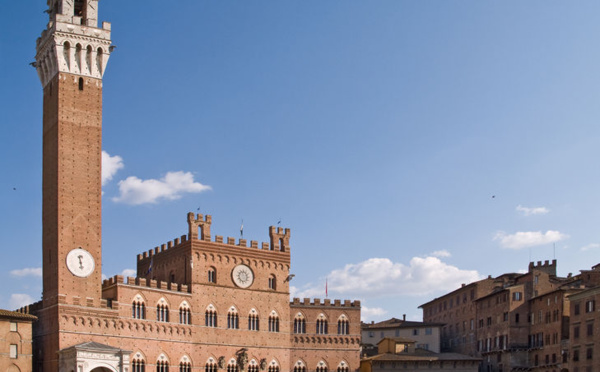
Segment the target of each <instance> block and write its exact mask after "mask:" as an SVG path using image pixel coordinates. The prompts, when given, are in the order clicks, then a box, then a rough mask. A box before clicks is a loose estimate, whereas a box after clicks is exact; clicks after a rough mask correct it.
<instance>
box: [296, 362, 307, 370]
mask: <svg viewBox="0 0 600 372" xmlns="http://www.w3.org/2000/svg"><path fill="white" fill-rule="evenodd" d="M294 372H306V365H305V364H304V362H303V361H301V360H299V361H297V362H296V364H294Z"/></svg>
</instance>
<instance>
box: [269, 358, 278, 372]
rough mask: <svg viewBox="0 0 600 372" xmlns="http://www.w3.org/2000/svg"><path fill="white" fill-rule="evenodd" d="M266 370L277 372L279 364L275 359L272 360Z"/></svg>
mask: <svg viewBox="0 0 600 372" xmlns="http://www.w3.org/2000/svg"><path fill="white" fill-rule="evenodd" d="M268 372H279V364H278V363H277V361H276V360H272V361H271V363H269V369H268Z"/></svg>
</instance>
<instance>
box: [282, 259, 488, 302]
mask: <svg viewBox="0 0 600 372" xmlns="http://www.w3.org/2000/svg"><path fill="white" fill-rule="evenodd" d="M480 278H481V276H480V275H479V273H477V271H475V270H461V269H459V268H457V267H455V266H452V265H448V264H446V263H444V262H442V261H441V260H440V259H439V258H437V257H413V258H412V259H411V260H410V263H409V264H408V266H407V265H404V264H402V263H395V262H392V261H391V260H390V259H388V258H370V259H368V260H366V261H363V262H359V263H357V264H348V265H346V266H345V267H344V268H342V269H338V270H333V271H332V272H330V273H329V274H328V275H327V281H328V290H329V293H330V296H329V297H332V295H331V294H332V293H333V294H334V296H336V295H348V296H349V297H351V298H360V299H365V298H382V297H383V298H384V297H390V296H400V295H402V296H423V295H429V294H431V293H433V292H435V291H449V290H454V289H456V288H457V287H460V285H461V284H462V283H470V282H473V281H476V280H479V279H480ZM324 281H325V279H323V280H322V282H321V283H310V284H307V285H306V286H304V287H303V288H301V289H298V288H294V290H293V292H292V293H293V296H294V297H322V296H323V295H324V294H325V283H324ZM290 291H291V289H290Z"/></svg>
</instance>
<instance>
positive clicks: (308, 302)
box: [290, 297, 360, 307]
mask: <svg viewBox="0 0 600 372" xmlns="http://www.w3.org/2000/svg"><path fill="white" fill-rule="evenodd" d="M290 305H291V306H332V307H360V301H358V300H355V301H351V300H343V301H342V300H333V301H331V300H330V299H329V298H326V299H324V300H323V301H321V299H320V298H313V299H310V298H303V299H300V298H297V297H294V299H293V300H292V301H290Z"/></svg>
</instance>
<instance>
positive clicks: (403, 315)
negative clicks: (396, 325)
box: [402, 314, 406, 322]
mask: <svg viewBox="0 0 600 372" xmlns="http://www.w3.org/2000/svg"><path fill="white" fill-rule="evenodd" d="M402 320H403V321H405V322H406V314H402Z"/></svg>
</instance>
